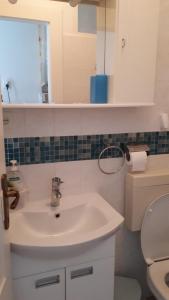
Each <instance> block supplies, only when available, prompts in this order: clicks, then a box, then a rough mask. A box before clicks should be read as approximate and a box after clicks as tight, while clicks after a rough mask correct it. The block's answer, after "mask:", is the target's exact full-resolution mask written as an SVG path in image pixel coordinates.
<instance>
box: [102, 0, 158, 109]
mask: <svg viewBox="0 0 169 300" xmlns="http://www.w3.org/2000/svg"><path fill="white" fill-rule="evenodd" d="M112 2H113V1H112ZM159 7H160V1H159V0H148V1H147V0H125V1H124V0H117V1H116V26H115V29H114V28H112V34H114V36H115V37H114V39H113V42H114V43H115V44H114V46H113V49H114V51H115V54H114V55H115V58H110V59H113V61H114V63H113V69H112V73H111V76H110V91H109V92H110V93H109V102H111V103H115V104H117V103H118V104H121V105H125V106H126V104H129V106H131V104H133V105H139V104H145V105H148V104H150V105H151V104H153V102H154V89H155V77H156V60H157V45H158V26H159ZM109 9H110V10H111V11H113V9H115V8H114V7H113V8H112V7H110V8H109ZM111 11H110V13H109V16H110V15H112V18H113V17H114V14H113V13H112V12H111ZM108 22H109V23H110V17H109V19H108ZM107 27H108V28H109V29H108V30H109V31H111V29H110V26H109V24H107ZM109 33H110V32H109ZM110 42H112V39H110ZM107 43H109V40H108V41H107ZM107 48H108V45H107Z"/></svg>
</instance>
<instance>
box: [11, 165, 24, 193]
mask: <svg viewBox="0 0 169 300" xmlns="http://www.w3.org/2000/svg"><path fill="white" fill-rule="evenodd" d="M10 163H11V165H12V166H11V167H10V170H9V171H8V172H7V178H8V181H9V184H10V185H11V186H13V187H15V188H16V189H17V190H18V191H22V190H23V186H24V184H23V177H22V174H21V172H20V170H19V168H18V165H17V160H11V161H10Z"/></svg>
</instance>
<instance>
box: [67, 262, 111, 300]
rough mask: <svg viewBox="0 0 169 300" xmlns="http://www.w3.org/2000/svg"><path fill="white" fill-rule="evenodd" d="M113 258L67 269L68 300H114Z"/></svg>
mask: <svg viewBox="0 0 169 300" xmlns="http://www.w3.org/2000/svg"><path fill="white" fill-rule="evenodd" d="M113 290H114V260H113V258H109V259H103V260H98V261H95V262H91V263H87V264H80V265H78V266H74V267H69V268H67V269H66V295H67V297H66V298H67V299H66V300H103V299H104V300H112V299H113Z"/></svg>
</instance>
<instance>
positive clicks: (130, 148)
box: [120, 143, 150, 161]
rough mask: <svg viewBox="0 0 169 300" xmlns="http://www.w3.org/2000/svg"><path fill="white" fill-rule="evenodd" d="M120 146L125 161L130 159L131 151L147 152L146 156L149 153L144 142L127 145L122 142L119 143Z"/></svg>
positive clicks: (148, 148)
mask: <svg viewBox="0 0 169 300" xmlns="http://www.w3.org/2000/svg"><path fill="white" fill-rule="evenodd" d="M120 148H121V149H122V150H123V152H124V153H125V156H126V159H127V161H130V153H131V152H140V151H145V152H146V153H147V156H148V155H150V147H149V146H148V145H146V144H140V145H138V144H129V145H126V144H124V143H121V144H120Z"/></svg>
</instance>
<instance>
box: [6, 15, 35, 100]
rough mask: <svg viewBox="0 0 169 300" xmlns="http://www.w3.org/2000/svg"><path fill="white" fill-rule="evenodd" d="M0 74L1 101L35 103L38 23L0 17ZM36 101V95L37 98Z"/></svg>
mask: <svg viewBox="0 0 169 300" xmlns="http://www.w3.org/2000/svg"><path fill="white" fill-rule="evenodd" d="M0 37H1V43H0V53H1V55H0V78H1V84H2V94H3V100H4V102H6V103H8V102H9V99H8V95H7V92H6V88H5V84H6V83H7V81H10V88H9V94H10V98H11V103H37V102H38V99H39V96H40V93H41V74H40V55H39V54H40V53H39V52H40V50H39V43H38V38H39V36H38V24H34V23H30V22H20V21H7V20H0ZM39 102H41V101H40V99H39Z"/></svg>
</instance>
